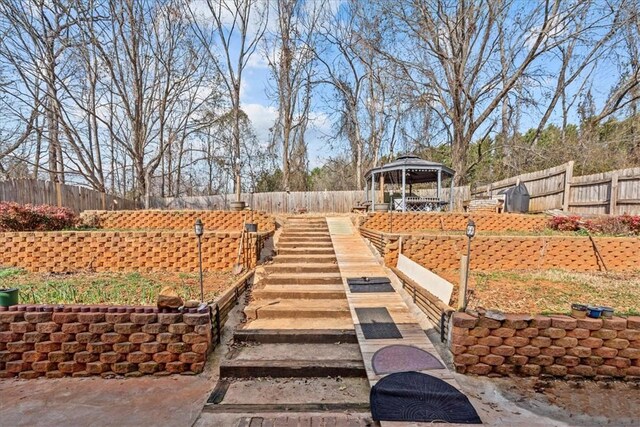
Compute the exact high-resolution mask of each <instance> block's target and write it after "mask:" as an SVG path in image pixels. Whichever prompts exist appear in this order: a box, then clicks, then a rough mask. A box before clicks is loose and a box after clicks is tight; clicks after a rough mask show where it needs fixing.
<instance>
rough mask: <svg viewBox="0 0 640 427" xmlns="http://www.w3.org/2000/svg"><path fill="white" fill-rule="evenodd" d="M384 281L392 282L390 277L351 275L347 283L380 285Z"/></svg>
mask: <svg viewBox="0 0 640 427" xmlns="http://www.w3.org/2000/svg"><path fill="white" fill-rule="evenodd" d="M383 283H391V281H390V280H389V278H388V277H367V276H362V277H349V278H348V279H347V284H349V285H380V284H383Z"/></svg>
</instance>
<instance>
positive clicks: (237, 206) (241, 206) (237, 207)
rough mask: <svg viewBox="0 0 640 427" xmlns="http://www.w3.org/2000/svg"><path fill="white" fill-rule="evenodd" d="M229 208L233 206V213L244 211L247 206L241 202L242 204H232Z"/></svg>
mask: <svg viewBox="0 0 640 427" xmlns="http://www.w3.org/2000/svg"><path fill="white" fill-rule="evenodd" d="M229 206H231V210H232V211H243V210H244V208H245V207H246V206H247V204H246V203H245V202H243V201H240V202H231V203H230V204H229Z"/></svg>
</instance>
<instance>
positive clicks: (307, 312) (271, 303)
mask: <svg viewBox="0 0 640 427" xmlns="http://www.w3.org/2000/svg"><path fill="white" fill-rule="evenodd" d="M244 313H245V314H246V316H247V320H254V319H283V318H284V319H287V318H293V319H309V318H315V319H322V318H329V319H334V318H344V319H351V312H350V311H349V304H348V303H347V301H346V300H336V299H291V300H280V299H275V300H255V301H252V302H251V303H250V304H249V305H248V306H247V307H245V309H244Z"/></svg>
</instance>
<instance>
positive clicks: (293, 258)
mask: <svg viewBox="0 0 640 427" xmlns="http://www.w3.org/2000/svg"><path fill="white" fill-rule="evenodd" d="M308 255H309V254H304V255H278V256H276V257H275V258H274V259H273V262H274V264H291V263H294V264H298V263H303V264H308V263H329V264H335V263H336V262H338V260H337V259H336V256H335V254H333V253H332V254H330V255H327V254H315V255H313V256H308Z"/></svg>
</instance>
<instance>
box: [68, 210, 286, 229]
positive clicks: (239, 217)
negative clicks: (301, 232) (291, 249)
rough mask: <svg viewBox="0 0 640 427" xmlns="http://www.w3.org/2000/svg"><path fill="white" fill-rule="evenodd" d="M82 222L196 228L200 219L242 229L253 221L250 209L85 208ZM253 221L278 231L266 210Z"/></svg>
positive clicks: (211, 225) (117, 226)
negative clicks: (98, 209)
mask: <svg viewBox="0 0 640 427" xmlns="http://www.w3.org/2000/svg"><path fill="white" fill-rule="evenodd" d="M80 217H81V219H82V221H83V222H84V223H85V224H87V225H90V226H92V227H99V228H115V229H123V230H135V229H167V230H189V231H191V230H193V225H194V223H195V221H196V219H198V218H200V219H201V220H202V222H203V224H204V228H205V230H209V231H214V230H215V231H240V230H242V224H243V223H244V222H250V221H251V220H252V215H251V212H248V211H241V212H235V211H196V210H188V211H173V210H135V211H84V212H83V213H82V214H81V216H80ZM253 222H254V223H255V224H258V231H260V232H262V231H274V230H275V228H276V223H275V218H274V217H272V216H271V215H267V214H266V213H265V212H253Z"/></svg>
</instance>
